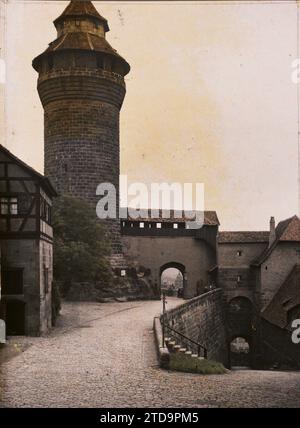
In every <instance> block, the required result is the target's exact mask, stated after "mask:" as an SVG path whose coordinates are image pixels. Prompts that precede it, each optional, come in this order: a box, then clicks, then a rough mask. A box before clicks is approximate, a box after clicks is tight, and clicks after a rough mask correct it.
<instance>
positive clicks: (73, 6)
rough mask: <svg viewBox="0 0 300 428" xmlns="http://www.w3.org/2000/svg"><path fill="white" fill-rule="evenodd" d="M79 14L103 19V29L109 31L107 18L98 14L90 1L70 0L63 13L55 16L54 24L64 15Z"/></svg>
mask: <svg viewBox="0 0 300 428" xmlns="http://www.w3.org/2000/svg"><path fill="white" fill-rule="evenodd" d="M79 16H82V17H84V16H88V17H91V18H95V19H98V20H100V21H103V22H104V23H105V31H109V27H108V23H107V20H106V19H105V18H103V16H101V15H100V13H99V12H98V11H97V9H96V8H95V6H94V5H93V3H92V2H91V1H83V0H72V1H71V2H70V3H69V5H68V6H67V7H66V9H65V10H64V11H63V13H62V14H61V15H60V16H59V17H58V18H56V20H55V21H54V24H56V23H57V22H59V21H60V20H62V19H64V18H66V17H70V18H73V17H74V18H77V17H79Z"/></svg>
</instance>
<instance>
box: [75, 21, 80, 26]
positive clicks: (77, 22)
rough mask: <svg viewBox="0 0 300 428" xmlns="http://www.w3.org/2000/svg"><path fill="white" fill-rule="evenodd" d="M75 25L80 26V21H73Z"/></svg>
mask: <svg viewBox="0 0 300 428" xmlns="http://www.w3.org/2000/svg"><path fill="white" fill-rule="evenodd" d="M75 25H76V27H79V25H80V21H79V20H78V19H76V21H75Z"/></svg>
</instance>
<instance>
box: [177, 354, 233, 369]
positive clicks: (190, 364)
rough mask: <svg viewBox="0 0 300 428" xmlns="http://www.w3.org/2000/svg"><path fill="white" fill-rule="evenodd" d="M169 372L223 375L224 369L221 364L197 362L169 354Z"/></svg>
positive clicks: (183, 355) (195, 359) (189, 358)
mask: <svg viewBox="0 0 300 428" xmlns="http://www.w3.org/2000/svg"><path fill="white" fill-rule="evenodd" d="M169 368H170V370H177V371H181V372H187V373H199V374H224V373H226V369H225V367H224V366H223V364H222V363H218V362H217V361H212V360H199V359H198V358H191V357H190V356H188V355H185V354H182V353H177V352H176V353H171V354H170V365H169Z"/></svg>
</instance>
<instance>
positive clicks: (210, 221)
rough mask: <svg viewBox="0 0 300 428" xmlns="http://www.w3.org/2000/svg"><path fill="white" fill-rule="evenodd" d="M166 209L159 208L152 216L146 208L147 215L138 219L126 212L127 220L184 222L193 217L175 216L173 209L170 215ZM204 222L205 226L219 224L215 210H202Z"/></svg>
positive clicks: (191, 219)
mask: <svg viewBox="0 0 300 428" xmlns="http://www.w3.org/2000/svg"><path fill="white" fill-rule="evenodd" d="M168 213H169V212H168V211H167V210H159V216H158V217H155V218H152V217H151V210H148V216H147V217H139V218H138V219H135V218H132V217H130V215H129V214H128V220H130V221H133V222H134V221H153V222H161V223H185V222H188V221H193V218H191V217H189V216H188V213H187V215H182V216H180V217H177V216H175V214H176V212H174V210H170V215H168ZM204 224H205V225H206V226H217V225H219V224H220V223H219V219H218V216H217V213H216V211H204Z"/></svg>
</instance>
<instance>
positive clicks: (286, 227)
mask: <svg viewBox="0 0 300 428" xmlns="http://www.w3.org/2000/svg"><path fill="white" fill-rule="evenodd" d="M279 242H300V219H299V218H298V217H297V216H296V215H294V216H293V217H290V218H288V219H286V220H283V221H281V222H279V223H278V225H277V227H276V239H275V241H274V242H273V243H272V245H271V246H270V247H268V248H266V249H265V250H264V251H263V252H262V254H261V255H260V256H259V257H258V258H257V259H256V260H254V261H253V262H252V265H254V266H260V265H261V264H262V263H263V262H264V261H265V260H266V259H267V258H268V257H269V256H270V255H271V254H272V252H273V250H274V249H275V248H276V247H277V245H278V243H279Z"/></svg>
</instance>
